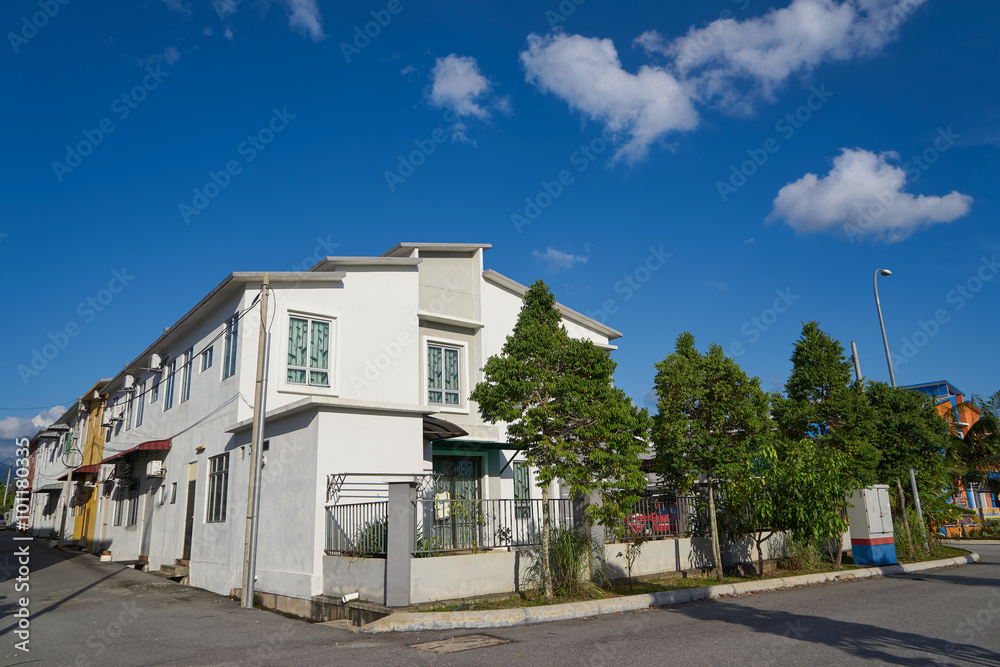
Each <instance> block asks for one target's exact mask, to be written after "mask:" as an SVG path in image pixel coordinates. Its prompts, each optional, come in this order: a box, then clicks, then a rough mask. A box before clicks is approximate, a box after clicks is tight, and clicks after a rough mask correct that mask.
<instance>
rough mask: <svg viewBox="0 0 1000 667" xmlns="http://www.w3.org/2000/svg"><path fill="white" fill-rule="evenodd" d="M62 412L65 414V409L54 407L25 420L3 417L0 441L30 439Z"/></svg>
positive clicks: (60, 406) (0, 421)
mask: <svg viewBox="0 0 1000 667" xmlns="http://www.w3.org/2000/svg"><path fill="white" fill-rule="evenodd" d="M64 412H66V408H65V407H63V406H62V405H55V406H53V407H51V408H49V409H48V410H42V411H41V412H39V413H38V414H37V415H35V416H34V417H30V418H27V419H25V418H23V417H4V418H2V419H0V440H13V439H15V438H30V437H31V436H33V435H35V433H37V432H38V431H39V430H41V429H43V428H45V427H46V426H49V425H50V424H52V423H53V422H54V421H55V420H57V419H59V417H61V416H62V414H63V413H64Z"/></svg>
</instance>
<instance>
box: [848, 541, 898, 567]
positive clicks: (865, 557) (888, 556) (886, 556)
mask: <svg viewBox="0 0 1000 667" xmlns="http://www.w3.org/2000/svg"><path fill="white" fill-rule="evenodd" d="M851 549H852V551H853V553H854V564H855V565H867V566H874V565H895V564H896V545H895V543H892V544H854V543H852V544H851Z"/></svg>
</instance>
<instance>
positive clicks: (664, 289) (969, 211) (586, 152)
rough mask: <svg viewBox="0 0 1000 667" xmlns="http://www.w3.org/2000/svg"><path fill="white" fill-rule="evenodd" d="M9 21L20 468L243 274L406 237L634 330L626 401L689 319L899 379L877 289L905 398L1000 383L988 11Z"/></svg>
mask: <svg viewBox="0 0 1000 667" xmlns="http://www.w3.org/2000/svg"><path fill="white" fill-rule="evenodd" d="M46 11H47V12H48V15H45V14H44V12H46ZM40 12H41V13H40ZM0 26H2V27H3V31H4V33H5V35H6V37H5V40H4V42H5V43H4V44H3V45H2V46H0V53H2V55H0V58H3V61H4V62H3V67H2V69H0V76H2V79H0V85H2V87H3V90H4V95H3V100H4V101H3V104H2V106H0V108H2V110H3V116H4V120H5V126H6V129H7V131H6V137H5V139H6V140H5V150H4V152H3V158H4V159H3V160H2V163H0V170H2V171H0V183H2V186H0V203H2V209H0V210H2V212H3V215H2V218H0V271H2V273H3V277H4V279H5V282H6V284H7V285H8V290H7V294H8V297H7V301H6V303H7V307H6V309H5V310H6V313H5V316H4V327H3V341H4V345H3V346H2V348H0V357H2V362H0V372H2V374H3V380H2V383H0V407H2V408H4V410H3V411H2V412H0V420H2V421H0V454H2V453H3V452H4V451H8V450H9V447H10V444H11V443H10V440H9V438H11V437H13V436H14V435H24V434H27V433H29V432H33V431H34V430H35V427H37V426H38V425H41V424H44V423H46V422H47V421H48V420H51V419H52V418H53V417H54V415H55V414H56V413H57V412H58V409H55V410H53V409H51V408H52V406H59V405H62V406H65V405H66V404H67V403H68V402H69V401H71V400H72V399H73V398H74V397H75V396H77V395H79V394H80V393H81V392H82V391H84V390H85V389H86V388H87V387H89V386H91V385H92V384H93V382H94V381H95V380H96V379H97V378H100V377H109V376H113V375H114V374H115V373H116V371H117V370H118V369H120V368H121V365H122V364H124V363H125V362H127V361H129V360H131V359H132V358H133V357H134V356H135V355H136V354H138V353H139V352H140V351H142V350H143V349H144V348H145V347H146V346H147V345H148V343H149V342H150V341H151V340H153V339H154V338H155V337H156V336H157V335H158V333H159V332H161V331H162V329H163V327H165V326H169V325H171V324H172V323H173V322H174V321H175V320H176V319H177V318H178V317H179V316H180V315H182V314H183V313H184V312H186V311H187V309H188V308H190V306H191V305H192V304H194V303H196V302H197V301H198V300H199V299H200V298H201V297H202V296H203V295H204V294H205V293H207V292H208V291H209V290H210V289H211V288H212V287H213V286H215V285H216V284H217V283H218V282H219V281H220V280H221V279H222V278H223V277H224V276H225V275H226V274H228V273H229V272H231V271H245V270H262V269H271V270H286V269H291V268H294V267H300V266H302V265H303V264H305V265H306V266H308V265H311V264H312V263H313V259H314V257H316V256H322V255H326V254H347V255H370V254H379V253H381V252H383V251H384V250H386V249H388V248H389V247H391V246H392V245H394V244H395V243H397V242H399V241H458V242H483V243H492V244H493V249H492V250H490V251H489V252H488V253H487V254H486V263H487V266H488V267H489V268H493V269H496V270H497V271H499V272H501V273H504V274H506V275H509V276H511V277H513V278H515V279H517V280H519V281H521V282H524V283H530V282H531V281H533V280H535V279H537V278H543V279H545V280H546V281H547V282H548V283H549V284H550V285H551V287H552V288H553V290H554V292H555V294H556V296H557V298H558V299H559V300H560V301H562V302H563V303H565V304H567V305H569V306H571V307H573V308H575V309H577V310H580V311H582V312H585V313H591V314H594V315H595V316H596V317H598V318H599V319H604V320H605V321H606V322H607V323H608V324H609V325H610V326H613V327H615V328H617V329H619V330H620V331H622V332H623V333H624V337H623V338H622V339H620V340H619V341H618V343H619V344H620V350H619V351H618V352H616V353H615V358H616V360H617V361H618V364H619V371H618V381H619V383H620V385H621V386H623V387H624V388H625V390H626V391H627V392H628V393H629V394H630V395H631V396H632V397H633V398H634V399H635V400H636V401H637V402H639V403H640V404H644V403H645V398H644V394H645V392H647V391H648V390H649V389H650V387H651V385H652V377H653V374H654V369H653V364H654V363H655V362H656V361H658V360H660V359H662V358H663V357H664V356H665V355H666V354H668V353H669V352H670V351H671V350H672V348H673V344H674V341H675V339H676V337H677V335H678V334H679V333H680V332H681V331H684V330H689V331H691V332H693V333H694V334H695V336H696V338H697V341H698V344H699V346H700V347H702V348H704V347H705V346H707V345H708V344H709V343H710V342H711V341H718V342H719V343H720V344H722V345H723V346H724V347H725V348H726V350H727V351H729V352H730V353H732V354H735V355H737V358H738V360H739V361H740V363H741V364H742V365H743V367H744V368H745V369H746V370H747V371H748V372H749V373H751V374H754V375H757V376H759V377H760V378H761V380H762V384H763V386H764V387H765V388H766V389H769V390H770V389H777V388H779V387H780V386H781V385H782V384H783V382H784V379H785V378H786V377H787V374H788V371H789V368H790V363H789V356H790V354H791V351H792V346H793V344H794V341H795V339H796V338H797V336H798V333H799V331H800V328H801V323H802V322H803V321H806V320H810V319H816V320H818V321H819V322H820V325H821V326H822V327H823V328H824V329H825V330H827V331H829V332H830V333H832V334H833V335H834V336H836V337H837V338H839V339H840V340H841V341H843V342H844V344H845V346H849V344H850V341H851V340H855V341H857V343H858V347H859V351H860V358H861V364H862V371H863V372H864V374H865V375H866V376H867V377H869V378H871V379H876V380H886V379H887V378H888V372H887V369H886V364H885V358H884V353H883V350H882V341H881V336H880V332H879V326H878V319H877V316H876V312H875V307H874V299H873V295H872V275H873V273H874V271H875V269H877V268H882V267H884V268H889V269H891V270H892V271H893V276H892V277H889V278H881V279H880V287H881V296H882V303H883V309H884V313H885V317H886V327H887V330H888V334H889V340H890V346H891V349H892V351H893V354H894V356H895V357H896V358H897V367H896V376H897V380H898V381H899V383H900V384H911V383H918V382H924V381H929V380H937V379H948V380H950V381H952V382H953V383H954V384H955V385H957V386H958V387H960V388H961V389H963V390H965V391H966V392H968V393H990V392H992V391H994V390H996V389H998V388H1000V386H998V385H1000V381H998V378H1000V372H998V371H1000V361H998V352H997V348H996V346H995V345H994V344H993V338H994V336H993V332H994V331H995V330H996V328H997V325H998V323H1000V322H998V315H997V308H996V304H997V297H998V293H1000V292H998V287H1000V276H998V275H997V273H998V272H1000V268H998V267H996V266H995V265H994V263H993V262H994V258H995V257H996V256H997V255H998V254H1000V236H998V232H997V230H996V225H995V220H996V218H997V213H998V210H997V206H998V205H997V202H996V201H995V192H996V171H997V166H998V158H1000V127H998V121H997V118H998V117H1000V114H998V111H1000V86H998V85H997V82H998V80H1000V76H998V74H1000V58H998V57H997V56H998V53H997V45H996V39H995V35H996V34H997V33H998V32H1000V10H998V9H997V8H996V6H995V4H994V3H990V2H987V1H985V0H980V1H975V2H969V3H947V4H946V3H943V2H940V1H937V2H931V1H926V2H918V1H916V0H905V1H904V2H902V3H901V4H900V3H898V2H897V1H896V0H844V1H841V2H835V1H834V0H787V1H785V2H779V3H775V4H765V3H761V2H753V1H752V0H738V1H736V2H734V1H731V0H717V1H715V2H711V1H705V2H698V3H684V4H683V5H682V4H681V3H668V4H664V3H662V2H634V3H628V4H627V5H624V6H623V5H612V4H608V3H603V2H599V1H598V0H576V2H573V0H565V1H563V2H562V3H560V2H558V1H555V0H553V1H552V2H548V3H546V2H540V3H539V2H532V3H517V2H505V3H486V2H437V3H421V2H411V0H397V1H395V2H388V1H386V2H382V1H381V0H379V1H377V2H372V3H369V4H366V3H331V2H326V1H325V0H319V2H318V3H317V2H316V0H283V1H281V2H278V1H275V2H260V1H256V0H242V1H237V0H216V2H214V3H213V2H209V1H207V0H166V1H165V0H145V2H139V3H125V4H124V5H123V4H122V3H109V2H94V3H81V2H78V0H70V1H68V2H66V3H65V4H61V3H60V2H59V0H41V2H39V1H38V0H35V1H33V2H28V1H26V0H17V1H16V2H8V3H5V4H4V7H3V9H2V10H0ZM39 26H40V27H39ZM366 29H367V31H368V33H369V35H374V36H365V35H364V31H365V30H366ZM123 95H124V96H125V97H124V98H123ZM414 151H416V152H417V153H416V154H414ZM414 155H415V157H413V156H414ZM399 156H403V158H404V161H405V162H406V164H405V165H403V164H401V162H400V157H399ZM411 158H412V159H411ZM914 158H916V160H915V159H914ZM413 163H419V164H416V165H414V164H413ZM227 166H228V168H229V170H230V171H229V173H226V170H227ZM411 168H412V172H411ZM213 173H214V174H215V182H216V183H218V184H221V185H223V186H224V187H218V188H216V187H214V184H213V182H212V176H211V174H213ZM560 181H562V182H560ZM206 185H207V187H206ZM196 190H197V192H196ZM199 193H200V194H199ZM206 195H211V196H210V197H209V196H206ZM201 197H204V198H201ZM534 207H537V209H536V208H534ZM529 223H530V224H529ZM664 255H669V257H668V258H664ZM650 269H654V270H650ZM115 272H117V275H116V273H115ZM629 281H631V285H630V282H629ZM109 285H110V286H111V287H113V288H114V289H117V290H119V292H118V293H117V294H114V296H113V298H112V299H111V300H110V302H109V303H107V304H106V305H100V304H98V305H100V312H98V310H97V308H96V307H92V306H88V305H87V299H88V298H97V297H98V296H99V295H100V294H101V293H102V292H101V291H102V290H104V289H107V288H108V287H109ZM81 304H82V305H81ZM779 311H780V312H779ZM67 325H75V326H76V327H78V331H77V335H76V336H74V337H73V338H72V339H70V340H69V341H68V344H67V345H66V346H65V349H63V350H61V351H60V352H59V354H58V355H57V356H56V358H54V359H52V360H51V361H48V364H47V366H46V367H45V368H44V369H43V370H42V371H40V372H39V373H38V374H37V375H32V376H29V377H27V380H26V381H25V378H23V377H22V373H19V371H18V367H19V366H27V365H29V364H30V363H31V359H32V355H33V351H34V350H40V349H41V348H42V347H43V346H44V345H46V344H47V343H49V342H50V334H52V335H53V336H56V338H59V336H58V332H60V331H63V330H65V328H66V326H67ZM11 408H23V409H11ZM32 420H33V421H32ZM8 455H9V454H6V455H4V458H6V456H8Z"/></svg>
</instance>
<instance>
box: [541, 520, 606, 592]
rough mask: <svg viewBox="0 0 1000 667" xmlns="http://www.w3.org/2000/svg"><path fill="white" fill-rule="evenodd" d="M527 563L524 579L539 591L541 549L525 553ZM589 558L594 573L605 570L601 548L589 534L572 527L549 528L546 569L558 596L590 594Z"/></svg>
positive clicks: (553, 589) (591, 588) (591, 587)
mask: <svg viewBox="0 0 1000 667" xmlns="http://www.w3.org/2000/svg"><path fill="white" fill-rule="evenodd" d="M529 557H530V559H531V564H530V565H529V566H528V570H527V576H526V578H527V580H528V581H529V582H531V583H532V584H534V585H536V586H537V587H538V588H539V589H541V588H543V586H544V583H543V582H544V580H543V579H542V571H543V570H542V549H541V547H538V548H535V549H532V550H531V551H530V552H529ZM591 558H593V560H594V563H595V567H594V570H593V573H594V574H598V575H600V574H601V573H603V572H604V571H605V570H606V567H605V565H606V563H605V559H604V545H603V544H601V543H600V542H598V541H597V540H595V539H593V538H592V537H591V536H590V535H589V534H587V533H586V532H584V531H582V530H577V529H575V528H553V529H552V532H551V534H550V536H549V566H550V567H551V569H552V591H553V593H555V594H556V595H559V596H572V595H577V594H580V593H583V592H592V591H593V590H594V589H595V586H594V584H593V583H591V581H590V577H589V576H588V575H589V574H591V567H590V565H591Z"/></svg>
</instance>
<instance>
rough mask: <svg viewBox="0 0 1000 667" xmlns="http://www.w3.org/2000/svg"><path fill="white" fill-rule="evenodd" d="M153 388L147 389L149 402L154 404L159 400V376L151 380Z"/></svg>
mask: <svg viewBox="0 0 1000 667" xmlns="http://www.w3.org/2000/svg"><path fill="white" fill-rule="evenodd" d="M152 382H153V386H152V387H150V389H149V402H150V403H156V401H157V400H159V398H160V378H159V376H157V377H155V378H153V380H152Z"/></svg>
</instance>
